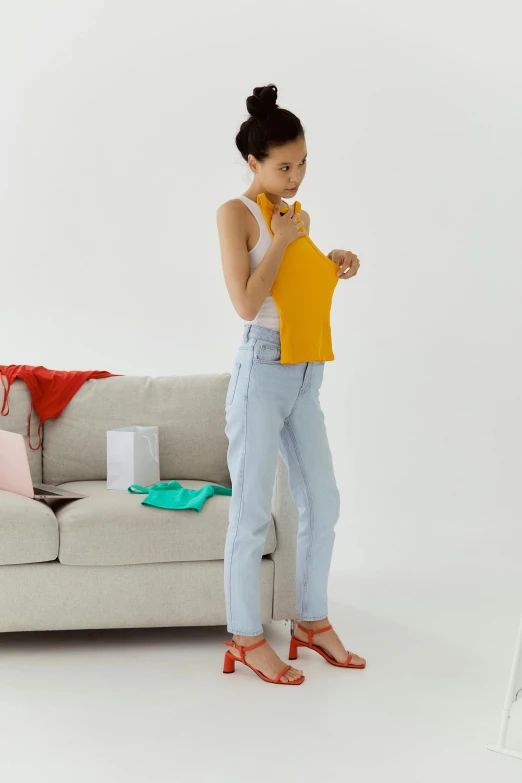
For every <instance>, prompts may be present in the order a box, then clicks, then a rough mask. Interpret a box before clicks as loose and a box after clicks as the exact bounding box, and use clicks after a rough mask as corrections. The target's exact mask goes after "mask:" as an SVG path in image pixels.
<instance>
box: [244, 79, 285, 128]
mask: <svg viewBox="0 0 522 783" xmlns="http://www.w3.org/2000/svg"><path fill="white" fill-rule="evenodd" d="M276 100H277V87H276V86H275V84H268V85H266V87H254V92H253V95H249V96H248V98H247V100H246V105H247V109H248V112H249V114H250V115H251V116H252V117H256V118H257V119H258V120H262V121H265V120H267V119H268V117H269V115H270V114H271V113H272V112H274V111H275V110H276V109H277V108H279V107H278V106H277V104H276Z"/></svg>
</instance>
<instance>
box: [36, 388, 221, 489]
mask: <svg viewBox="0 0 522 783" xmlns="http://www.w3.org/2000/svg"><path fill="white" fill-rule="evenodd" d="M229 380H230V373H218V374H214V375H173V376H164V377H161V376H160V377H148V376H131V375H124V376H116V377H111V378H91V379H89V380H88V381H86V382H85V383H84V384H83V386H82V387H81V388H80V389H79V390H78V391H77V392H76V394H75V395H74V397H73V398H72V400H71V401H70V402H69V404H68V405H66V406H65V408H64V409H63V411H62V412H61V413H60V416H59V417H58V418H57V419H48V420H47V421H46V422H45V423H44V425H43V433H44V446H43V481H44V482H45V483H46V484H60V483H64V482H66V481H83V480H89V481H95V480H100V481H106V480H107V430H110V429H116V428H118V427H126V426H131V425H133V424H138V425H157V426H158V433H159V453H160V472H161V480H163V481H165V480H168V477H169V476H177V477H178V480H179V481H181V480H182V479H200V480H201V481H203V482H210V483H212V484H222V485H224V486H227V487H230V486H231V479H230V473H229V470H228V465H227V447H228V440H227V436H226V434H225V424H226V422H225V397H226V390H227V386H228V382H229Z"/></svg>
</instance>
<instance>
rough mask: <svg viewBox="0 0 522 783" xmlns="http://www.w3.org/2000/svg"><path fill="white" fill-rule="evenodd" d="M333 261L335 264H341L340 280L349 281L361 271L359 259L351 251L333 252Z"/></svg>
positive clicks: (338, 274)
mask: <svg viewBox="0 0 522 783" xmlns="http://www.w3.org/2000/svg"><path fill="white" fill-rule="evenodd" d="M331 259H332V261H333V262H334V263H335V264H339V271H338V272H337V277H338V278H339V279H340V280H348V278H349V277H353V276H354V275H356V274H357V272H358V271H359V267H360V263H359V259H358V258H357V256H356V255H355V253H351V252H350V251H349V250H332V255H331Z"/></svg>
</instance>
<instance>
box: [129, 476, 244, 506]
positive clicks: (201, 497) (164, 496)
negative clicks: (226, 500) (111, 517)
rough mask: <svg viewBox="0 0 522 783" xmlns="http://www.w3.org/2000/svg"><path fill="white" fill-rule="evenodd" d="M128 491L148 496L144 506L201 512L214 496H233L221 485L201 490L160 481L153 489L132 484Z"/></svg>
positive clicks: (177, 482)
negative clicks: (207, 501)
mask: <svg viewBox="0 0 522 783" xmlns="http://www.w3.org/2000/svg"><path fill="white" fill-rule="evenodd" d="M128 491H129V492H130V493H131V494H133V495H142V494H145V495H147V497H146V498H144V499H143V500H142V502H141V505H142V506H158V508H193V509H194V510H195V511H201V507H202V506H203V503H204V502H205V501H206V500H207V498H210V497H212V495H231V494H232V489H231V488H230V487H220V486H219V484H205V486H204V487H200V489H189V488H188V487H183V486H182V485H181V484H180V483H179V481H169V482H167V481H160V482H159V484H153V485H152V486H151V487H141V486H140V485H139V484H131V485H130V487H129V488H128Z"/></svg>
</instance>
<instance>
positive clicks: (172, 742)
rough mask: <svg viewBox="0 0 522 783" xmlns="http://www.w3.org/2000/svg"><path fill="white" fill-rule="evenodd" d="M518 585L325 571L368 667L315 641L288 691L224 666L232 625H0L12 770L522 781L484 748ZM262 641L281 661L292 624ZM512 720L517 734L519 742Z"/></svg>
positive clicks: (508, 650)
mask: <svg viewBox="0 0 522 783" xmlns="http://www.w3.org/2000/svg"><path fill="white" fill-rule="evenodd" d="M519 586H520V582H519V577H518V575H517V574H516V573H515V572H513V574H512V576H510V574H509V573H506V572H504V573H503V575H502V578H501V579H499V575H498V574H497V575H495V576H494V578H493V576H492V574H490V573H488V572H486V571H485V572H484V573H483V574H480V573H478V574H477V575H476V577H475V578H474V579H473V580H469V579H468V578H467V580H466V584H465V585H463V584H462V575H461V574H460V573H459V572H457V570H455V571H454V572H452V571H446V572H445V573H444V574H437V575H435V574H429V575H427V574H424V575H412V574H409V575H402V576H398V575H397V574H390V575H386V574H381V575H380V579H379V580H378V579H376V578H375V576H373V577H372V578H370V577H362V576H361V575H359V574H353V573H352V574H349V575H344V574H339V573H335V572H333V573H332V574H331V577H330V593H329V595H330V619H331V621H332V622H333V623H334V624H335V627H336V629H337V631H338V633H339V635H340V636H341V638H342V639H343V641H345V643H346V645H347V647H348V649H352V650H353V651H354V652H357V653H358V654H360V655H363V656H364V657H366V658H367V661H368V664H367V668H366V669H365V670H363V671H357V670H343V669H338V668H335V667H333V666H330V665H329V664H328V663H327V662H326V661H324V660H323V658H321V657H320V656H319V655H317V654H316V653H313V652H312V651H308V650H305V651H302V652H300V656H299V659H298V665H299V667H300V668H302V669H304V672H305V674H306V680H305V682H304V683H303V684H302V685H300V686H294V687H288V686H279V685H270V684H268V683H265V682H263V681H262V680H261V679H260V678H259V677H257V676H256V675H255V674H254V673H253V672H252V671H251V670H250V669H248V668H246V667H245V666H243V665H242V664H238V665H237V666H236V672H235V674H231V675H225V674H223V673H222V664H223V656H224V653H225V650H226V648H225V645H223V644H222V640H223V639H228V638H229V637H230V635H229V634H227V632H226V628H225V627H224V626H220V627H213V628H200V627H192V628H152V629H136V630H134V629H130V630H125V629H122V630H114V631H98V630H89V631H72V632H47V633H18V634H4V635H3V636H0V674H1V683H2V686H1V692H0V694H1V695H0V705H1V706H0V709H1V713H0V714H1V717H0V738H1V739H0V742H1V777H2V780H3V781H5V782H6V783H19V782H20V781H24V782H25V781H34V780H41V781H44V782H46V781H52V783H62V781H63V783H65V781H67V783H70V782H71V781H72V780H73V781H74V783H84V782H85V783H87V781H88V783H92V781H93V780H96V781H97V783H105V781H107V783H108V782H109V781H111V783H113V782H114V781H116V782H117V783H119V781H126V782H127V783H134V781H139V782H140V783H145V782H146V783H163V781H197V782H199V781H215V782H216V783H217V782H220V781H227V783H251V782H252V781H275V782H276V783H278V782H279V781H284V782H285V783H289V781H291V780H294V781H299V782H300V783H308V781H334V780H337V779H339V780H343V781H350V780H353V781H357V783H370V782H371V783H374V781H375V783H377V781H379V783H380V782H381V781H390V780H392V781H395V780H397V781H406V782H407V783H408V782H409V781H411V783H421V782H422V783H431V782H432V781H433V782H434V783H435V781H436V782H437V783H441V781H444V782H446V781H450V783H452V781H459V783H460V781H463V780H473V782H474V783H482V782H484V783H486V781H487V783H491V782H492V781H495V783H511V781H513V782H515V781H516V782H517V783H519V781H520V780H521V779H522V760H518V759H514V758H510V757H506V756H502V755H500V754H498V753H494V752H492V751H490V750H488V749H487V744H488V743H494V742H495V741H496V737H497V732H498V726H499V720H500V713H501V708H502V703H503V699H504V692H505V688H506V685H507V679H508V675H509V667H510V664H511V655H512V652H513V647H514V644H515V636H516V631H517V627H518V622H519V618H520V614H521V612H522V591H521V590H520V589H519ZM503 602H505V605H504V604H503ZM265 634H266V637H267V639H268V640H269V641H270V642H271V643H272V644H273V645H274V646H275V648H276V649H277V650H278V652H279V653H280V655H281V657H283V659H284V660H287V654H288V642H289V625H285V624H284V623H282V622H277V623H272V624H271V625H269V626H265ZM521 687H522V682H521ZM516 706H517V707H518V703H517V705H516ZM518 713H522V711H518ZM518 713H517V721H515V719H514V718H513V719H512V720H511V722H510V732H509V733H508V741H509V742H510V743H511V744H512V745H513V746H516V747H519V748H520V749H522V714H520V715H519V716H518ZM518 717H520V719H518Z"/></svg>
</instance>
